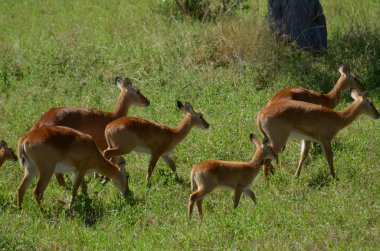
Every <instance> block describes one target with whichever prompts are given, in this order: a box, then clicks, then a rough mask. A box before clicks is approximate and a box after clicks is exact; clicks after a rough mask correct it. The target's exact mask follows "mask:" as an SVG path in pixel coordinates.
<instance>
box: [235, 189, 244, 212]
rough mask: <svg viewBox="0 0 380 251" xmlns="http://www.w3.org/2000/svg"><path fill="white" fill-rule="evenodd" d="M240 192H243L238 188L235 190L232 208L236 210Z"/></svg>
mask: <svg viewBox="0 0 380 251" xmlns="http://www.w3.org/2000/svg"><path fill="white" fill-rule="evenodd" d="M242 192H243V189H241V188H240V187H237V188H235V195H234V208H237V206H238V205H239V201H240V197H241V194H242Z"/></svg>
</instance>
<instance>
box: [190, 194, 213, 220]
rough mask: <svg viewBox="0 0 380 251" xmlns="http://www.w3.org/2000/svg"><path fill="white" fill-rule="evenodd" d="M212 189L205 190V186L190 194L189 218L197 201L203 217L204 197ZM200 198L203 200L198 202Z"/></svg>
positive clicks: (200, 214) (199, 211)
mask: <svg viewBox="0 0 380 251" xmlns="http://www.w3.org/2000/svg"><path fill="white" fill-rule="evenodd" d="M211 191H212V190H204V189H203V188H199V189H198V191H196V192H194V193H192V194H191V195H190V197H189V204H188V216H189V218H191V215H192V214H193V208H194V203H197V208H198V213H199V216H200V217H203V212H202V202H203V198H204V197H205V196H206V195H207V194H208V193H209V192H211ZM199 200H202V202H200V203H198V201H199Z"/></svg>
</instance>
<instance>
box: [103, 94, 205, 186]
mask: <svg viewBox="0 0 380 251" xmlns="http://www.w3.org/2000/svg"><path fill="white" fill-rule="evenodd" d="M177 106H178V108H179V109H180V110H181V111H182V112H184V113H185V118H184V119H183V120H182V122H181V123H180V124H179V125H178V126H177V127H174V128H169V127H167V126H164V125H161V124H158V123H155V122H152V121H149V120H145V119H140V118H127V117H124V118H120V119H117V120H115V121H113V122H111V123H110V124H108V125H107V127H106V131H105V135H106V136H105V137H106V139H107V143H108V148H107V149H106V150H105V151H104V157H105V158H107V159H110V158H112V157H115V156H120V155H122V154H125V153H130V152H132V151H137V152H146V153H150V154H151V157H150V161H149V168H148V174H147V180H149V179H150V177H151V175H152V172H153V169H154V167H155V166H156V163H157V161H158V159H159V158H160V157H162V158H163V160H164V161H165V163H166V164H167V165H168V166H169V167H170V168H171V170H172V171H173V172H174V173H175V174H177V173H176V165H175V163H174V161H173V160H172V158H171V157H170V154H171V152H172V151H173V150H174V148H175V147H176V146H177V145H178V144H179V143H180V142H181V141H182V140H183V139H184V138H185V137H186V136H187V134H188V133H189V132H190V130H191V128H192V127H193V126H198V127H201V128H203V129H207V128H208V127H209V124H208V123H207V122H206V120H205V119H204V118H203V115H202V113H200V112H198V111H195V110H194V109H193V107H192V106H191V105H190V103H186V104H185V105H183V104H182V103H181V102H180V101H178V102H177Z"/></svg>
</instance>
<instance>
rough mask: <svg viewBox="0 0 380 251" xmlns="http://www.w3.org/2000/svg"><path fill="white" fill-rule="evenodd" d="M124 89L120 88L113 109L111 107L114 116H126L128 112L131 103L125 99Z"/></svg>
mask: <svg viewBox="0 0 380 251" xmlns="http://www.w3.org/2000/svg"><path fill="white" fill-rule="evenodd" d="M126 92H127V91H126V90H125V89H122V90H121V92H120V95H119V98H118V99H117V103H116V106H115V109H113V111H112V114H113V115H114V116H115V117H116V118H120V117H122V116H126V115H127V113H128V109H129V106H130V105H131V103H130V102H129V100H128V99H127V95H126Z"/></svg>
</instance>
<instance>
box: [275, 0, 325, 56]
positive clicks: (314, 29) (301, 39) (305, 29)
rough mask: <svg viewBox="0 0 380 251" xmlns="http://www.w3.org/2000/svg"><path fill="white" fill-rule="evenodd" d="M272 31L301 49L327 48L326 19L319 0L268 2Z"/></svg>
mask: <svg viewBox="0 0 380 251" xmlns="http://www.w3.org/2000/svg"><path fill="white" fill-rule="evenodd" d="M268 19H269V23H270V25H271V28H272V30H275V31H276V32H278V33H279V34H280V35H283V36H285V37H287V38H288V39H290V40H291V41H295V42H296V44H297V45H298V46H299V47H301V48H302V49H306V50H312V51H317V52H322V51H323V49H326V48H327V29H326V19H325V15H324V14H323V10H322V6H321V4H320V3H319V0H268Z"/></svg>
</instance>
